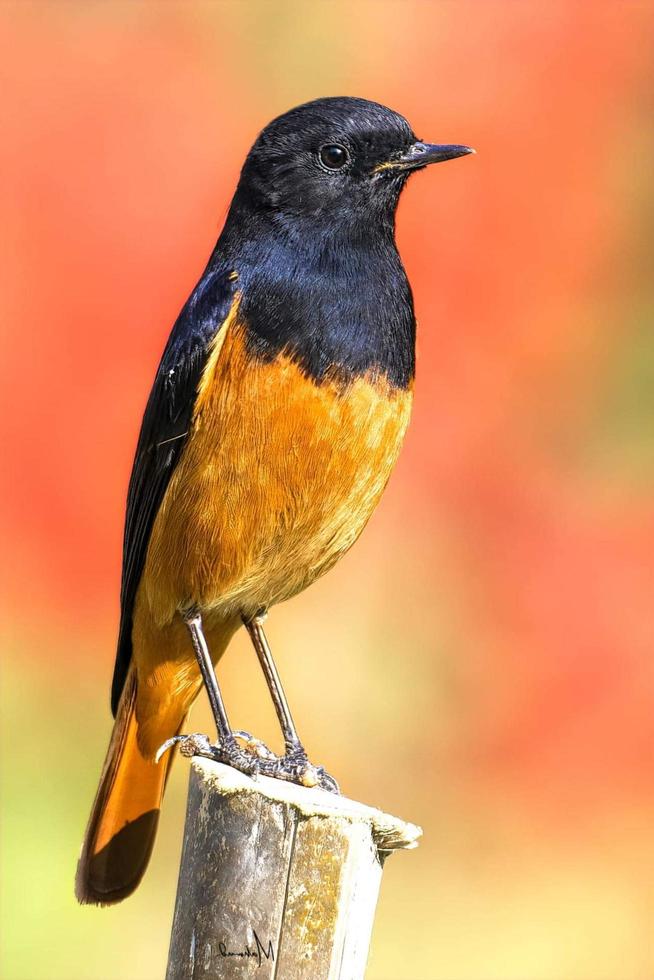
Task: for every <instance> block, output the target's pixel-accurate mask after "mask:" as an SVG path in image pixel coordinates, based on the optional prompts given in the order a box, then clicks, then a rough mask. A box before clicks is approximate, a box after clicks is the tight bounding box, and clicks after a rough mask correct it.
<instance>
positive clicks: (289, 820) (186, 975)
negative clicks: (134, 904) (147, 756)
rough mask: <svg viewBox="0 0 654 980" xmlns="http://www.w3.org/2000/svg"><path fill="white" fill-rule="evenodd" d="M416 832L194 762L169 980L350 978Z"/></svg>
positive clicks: (342, 804)
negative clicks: (384, 879)
mask: <svg viewBox="0 0 654 980" xmlns="http://www.w3.org/2000/svg"><path fill="white" fill-rule="evenodd" d="M421 833H422V831H421V830H420V828H419V827H416V826H414V825H413V824H408V823H404V822H403V821H402V820H398V819H397V818H396V817H391V816H388V815H387V814H385V813H382V812H380V811H379V810H375V809H373V808H372V807H367V806H364V805H363V804H361V803H356V802H354V801H352V800H348V799H345V798H344V797H342V796H337V795H335V794H332V793H327V792H326V791H325V790H322V789H307V788H305V787H302V786H296V785H294V784H291V783H287V782H282V781H281V780H278V779H270V778H269V777H267V776H258V777H257V778H256V779H251V778H250V777H249V776H246V775H244V774H243V773H241V772H238V771H237V770H235V769H232V768H230V767H229V766H224V765H222V764H220V763H217V762H213V761H212V760H210V759H206V758H203V757H199V756H196V757H194V759H193V761H192V764H191V773H190V781H189V795H188V805H187V812H186V825H185V828H184V846H183V850H182V860H181V866H180V873H179V883H178V888H177V900H176V904H175V915H174V920H173V929H172V936H171V942H170V953H169V959H168V970H167V973H166V980H192V978H193V980H195V978H202V980H236V978H238V980H243V978H245V977H250V976H251V977H256V978H257V980H359V978H362V977H363V975H364V972H365V966H366V960H367V957H368V947H369V945H370V936H371V933H372V925H373V918H374V913H375V906H376V904H377V896H378V893H379V886H380V882H381V874H382V867H383V864H384V860H385V858H386V857H387V856H388V854H389V853H391V852H392V851H395V850H399V849H401V848H412V847H416V846H417V840H418V838H419V837H420V835H421Z"/></svg>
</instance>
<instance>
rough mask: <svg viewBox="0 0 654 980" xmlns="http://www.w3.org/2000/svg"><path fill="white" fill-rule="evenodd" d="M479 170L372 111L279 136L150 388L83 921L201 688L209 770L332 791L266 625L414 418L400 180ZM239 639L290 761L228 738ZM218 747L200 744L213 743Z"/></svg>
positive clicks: (377, 476) (133, 877)
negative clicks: (208, 721) (399, 229)
mask: <svg viewBox="0 0 654 980" xmlns="http://www.w3.org/2000/svg"><path fill="white" fill-rule="evenodd" d="M470 152H472V151H471V150H470V149H469V148H468V147H466V146H458V145H435V144H430V143H423V142H421V141H419V140H418V139H416V137H415V135H414V134H413V132H412V130H411V127H410V126H409V124H408V123H407V121H406V120H405V119H404V118H403V117H402V116H400V115H398V114H397V113H395V112H392V111H391V110H390V109H387V108H385V107H384V106H382V105H378V104H377V103H375V102H369V101H366V100H364V99H354V98H328V99H319V100H317V101H315V102H310V103H307V104H306V105H301V106H299V107H297V108H295V109H292V110H291V111H290V112H287V113H286V114H285V115H283V116H280V117H279V118H278V119H275V120H274V121H273V122H272V123H270V125H269V126H267V127H266V128H265V129H264V130H263V132H262V133H261V134H260V135H259V137H258V139H257V141H256V142H255V144H254V146H253V147H252V149H251V151H250V153H249V154H248V156H247V159H246V161H245V164H244V166H243V170H242V172H241V176H240V179H239V183H238V186H237V189H236V193H235V195H234V198H233V201H232V204H231V206H230V209H229V212H228V215H227V219H226V222H225V226H224V229H223V231H222V234H221V235H220V238H219V239H218V242H217V244H216V247H215V249H214V251H213V253H212V255H211V258H210V259H209V263H208V265H207V267H206V269H205V271H204V273H203V274H202V277H201V278H200V281H199V282H198V284H197V286H196V287H195V289H194V290H193V292H192V293H191V296H190V297H189V299H188V301H187V303H186V304H185V306H184V307H183V309H182V311H181V313H180V315H179V317H178V319H177V322H176V323H175V326H174V328H173V331H172V333H171V335H170V338H169V340H168V343H167V345H166V348H165V350H164V353H163V356H162V359H161V363H160V365H159V368H158V370H157V374H156V377H155V381H154V385H153V388H152V391H151V394H150V398H149V400H148V403H147V407H146V409H145V415H144V418H143V423H142V427H141V432H140V436H139V440H138V445H137V449H136V457H135V460H134V466H133V470H132V475H131V479H130V484H129V491H128V498H127V516H126V522H125V535H124V552H123V569H122V586H121V620H120V629H119V637H118V652H117V656H116V665H115V672H114V679H113V688H112V698H111V700H112V711H113V713H114V715H115V723H114V728H113V734H112V737H111V742H110V745H109V749H108V752H107V757H106V760H105V763H104V768H103V771H102V775H101V779H100V786H99V789H98V792H97V796H96V799H95V802H94V805H93V809H92V812H91V817H90V821H89V825H88V828H87V832H86V838H85V841H84V845H83V849H82V855H81V858H80V862H79V866H78V873H77V883H76V890H77V896H78V898H79V899H80V901H82V902H92V903H98V904H103V905H104V904H110V903H113V902H117V901H120V900H121V899H122V898H124V897H125V896H127V895H129V894H130V893H131V892H132V891H133V890H134V889H135V888H136V886H137V885H138V883H139V881H140V880H141V877H142V876H143V873H144V871H145V868H146V865H147V863H148V859H149V857H150V853H151V850H152V845H153V842H154V835H155V832H156V827H157V821H158V816H159V809H160V806H161V799H162V795H163V791H164V786H165V783H166V777H167V775H168V771H169V767H170V759H171V756H172V753H170V752H168V753H165V754H164V755H163V756H161V754H160V753H159V751H158V750H159V749H160V748H161V746H162V744H163V743H166V742H169V740H171V739H174V738H175V736H177V735H178V734H179V733H180V731H181V728H182V726H183V724H184V721H185V718H186V715H187V713H188V711H189V708H190V706H191V704H192V703H193V701H194V699H195V697H196V696H197V694H198V691H199V689H200V687H201V685H202V683H203V682H204V685H205V688H206V690H207V694H208V696H209V700H210V703H211V708H212V711H213V714H214V717H215V721H216V725H217V729H218V742H217V744H216V746H215V747H214V748H213V749H211V751H212V752H213V753H214V754H215V757H216V758H219V759H221V760H222V761H223V762H227V763H228V764H231V765H234V766H236V767H237V768H240V769H242V770H244V771H246V772H253V771H256V770H259V771H262V772H266V773H269V774H271V775H274V776H279V777H281V778H286V779H293V780H296V781H299V782H304V783H305V784H316V783H318V784H320V785H322V786H324V787H325V788H328V789H335V788H336V787H335V783H334V781H333V780H332V779H331V777H330V776H328V774H327V773H325V772H324V770H323V769H322V768H320V767H315V766H312V765H311V764H310V763H309V761H308V759H307V756H306V753H305V750H304V748H303V746H302V743H301V741H300V739H299V737H298V735H297V731H296V729H295V726H294V723H293V719H292V717H291V713H290V711H289V708H288V704H287V702H286V699H285V697H284V693H283V690H282V687H281V684H280V681H279V676H278V674H277V671H276V669H275V665H274V662H273V660H272V657H271V654H270V650H269V647H268V644H267V642H266V638H265V635H264V632H263V627H262V623H263V619H264V617H265V614H266V612H267V610H268V609H270V607H271V606H274V605H275V604H276V603H278V602H282V601H283V600H285V599H289V598H290V597H291V596H294V595H296V594H297V593H298V592H301V591H302V589H304V588H306V587H307V586H308V585H310V584H311V583H312V582H313V581H314V580H315V579H317V578H318V576H320V575H322V574H323V573H324V572H326V571H327V570H328V569H329V568H331V567H332V565H334V564H335V563H336V562H337V561H338V559H339V558H340V557H341V555H343V554H344V553H345V552H346V551H347V550H348V548H350V547H351V545H353V544H354V542H355V541H356V539H357V538H358V536H359V534H360V533H361V531H362V530H363V528H364V526H365V524H366V522H367V521H368V519H369V517H370V515H371V514H372V512H373V510H374V508H375V506H376V504H377V502H378V500H379V498H380V496H381V494H382V492H383V490H384V487H385V486H386V483H387V481H388V479H389V476H390V473H391V470H392V468H393V465H394V463H395V461H396V459H397V457H398V453H399V451H400V447H401V444H402V440H403V437H404V433H405V431H406V428H407V424H408V422H409V415H410V411H411V399H412V387H413V378H414V362H415V318H414V310H413V300H412V295H411V289H410V286H409V283H408V281H407V277H406V274H405V272H404V268H403V266H402V262H401V260H400V256H399V254H398V250H397V247H396V244H395V212H396V208H397V204H398V200H399V197H400V193H401V191H402V188H403V187H404V185H405V183H406V181H407V178H408V177H409V176H410V175H411V174H412V173H414V172H415V171H416V170H421V169H422V168H423V167H426V166H427V165H429V164H432V163H438V162H439V161H442V160H450V159H452V158H454V157H459V156H462V155H464V154H467V153H470ZM242 624H244V625H245V627H246V629H247V630H248V632H249V634H250V637H251V639H252V642H253V645H254V648H255V650H256V653H257V656H258V658H259V661H260V664H261V668H262V670H263V673H264V675H265V678H266V681H267V684H268V687H269V689H270V693H271V697H272V699H273V703H274V706H275V709H276V712H277V716H278V719H279V722H280V726H281V729H282V732H283V736H284V742H285V750H286V751H285V754H284V755H283V756H281V757H278V756H276V755H273V754H272V753H270V752H269V750H267V749H266V748H265V747H264V746H263V745H262V743H258V742H257V740H255V739H252V738H251V737H248V736H247V733H240V732H238V733H236V732H234V731H233V730H232V729H231V727H230V724H229V721H228V717H227V712H226V708H225V704H224V701H223V698H222V695H221V692H220V688H219V685H218V682H217V680H216V675H215V672H214V665H215V664H216V662H217V661H218V660H219V659H220V657H221V655H222V654H223V652H224V651H225V649H226V647H227V645H228V643H229V641H230V639H231V637H232V636H233V634H234V632H235V631H236V630H237V629H238V628H239V627H240V626H241V625H242ZM207 745H208V740H207Z"/></svg>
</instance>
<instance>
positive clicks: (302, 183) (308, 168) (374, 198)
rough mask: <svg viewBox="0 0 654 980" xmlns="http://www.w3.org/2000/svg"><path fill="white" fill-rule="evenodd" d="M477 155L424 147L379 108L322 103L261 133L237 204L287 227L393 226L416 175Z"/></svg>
mask: <svg viewBox="0 0 654 980" xmlns="http://www.w3.org/2000/svg"><path fill="white" fill-rule="evenodd" d="M471 152H473V151H472V150H470V149H469V148H468V147H466V146H437V145H432V144H427V143H421V142H419V141H418V140H417V139H416V137H415V135H414V133H413V131H412V130H411V127H410V126H409V124H408V122H407V121H406V119H404V117H403V116H400V115H399V114H398V113H396V112H393V111H392V110H391V109H387V108H386V107H385V106H383V105H379V104H378V103H377V102H369V101H367V100H366V99H354V98H329V99H317V100H316V101H315V102H307V103H306V104H305V105H301V106H298V107H297V108H295V109H291V110H290V112H287V113H285V114H284V115H283V116H279V117H278V118H277V119H274V120H273V121H272V122H271V123H270V124H269V125H268V126H266V128H265V129H264V130H263V131H262V133H261V134H260V135H259V137H258V139H257V141H256V143H255V144H254V146H253V147H252V149H251V150H250V153H249V154H248V157H247V159H246V161H245V165H244V167H243V171H242V173H241V179H240V182H239V187H238V191H237V200H238V202H239V203H240V204H247V205H249V206H251V207H253V208H255V209H256V211H257V212H258V213H260V214H261V213H268V214H269V215H271V216H272V217H274V218H276V219H278V220H281V221H285V220H290V221H293V220H294V219H303V218H309V219H320V220H321V221H323V222H328V223H330V224H333V223H342V222H347V224H351V222H352V219H354V220H355V221H364V220H365V221H367V222H370V221H373V222H374V221H375V219H377V220H379V219H382V220H383V219H387V220H388V221H389V222H390V224H392V221H393V215H394V212H395V208H396V206H397V202H398V199H399V196H400V192H401V190H402V187H403V186H404V184H405V182H406V180H407V177H408V176H409V175H410V174H411V173H412V172H413V171H415V170H419V169H421V168H422V167H425V166H427V164H429V163H435V162H438V161H439V160H447V159H451V158H453V157H456V156H462V155H463V154H466V153H471Z"/></svg>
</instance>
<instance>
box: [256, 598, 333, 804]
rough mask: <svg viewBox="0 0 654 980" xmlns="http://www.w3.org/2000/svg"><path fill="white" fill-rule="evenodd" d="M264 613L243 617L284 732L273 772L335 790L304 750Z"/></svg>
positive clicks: (294, 780) (326, 774) (283, 776)
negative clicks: (270, 640)
mask: <svg viewBox="0 0 654 980" xmlns="http://www.w3.org/2000/svg"><path fill="white" fill-rule="evenodd" d="M264 619H265V615H264V614H259V615H257V616H254V618H252V619H245V617H244V618H243V622H244V624H245V628H246V629H247V631H248V633H249V634H250V639H251V640H252V645H253V647H254V649H255V651H256V654H257V657H258V660H259V663H260V665H261V669H262V671H263V674H264V677H265V679H266V684H267V686H268V690H269V691H270V696H271V698H272V701H273V705H274V707H275V712H276V714H277V718H278V720H279V725H280V728H281V730H282V734H283V736H284V746H285V750H286V751H285V754H284V756H283V758H281V759H279V760H278V772H277V773H275V775H277V776H278V777H280V778H282V779H288V780H290V781H292V782H297V783H302V784H303V785H305V786H322V788H323V789H328V790H331V791H332V792H335V793H338V792H339V790H338V783H337V782H336V780H335V779H334V778H333V777H332V776H330V775H329V773H327V772H325V770H324V769H323V768H322V766H314V765H312V764H311V763H310V762H309V759H308V756H307V753H306V751H305V749H304V746H303V745H302V742H301V741H300V737H299V735H298V733H297V728H296V727H295V722H294V721H293V716H292V715H291V709H290V708H289V706H288V701H287V700H286V695H285V694H284V688H283V687H282V682H281V679H280V677H279V673H278V671H277V667H276V666H275V661H274V660H273V657H272V653H271V651H270V647H269V646H268V640H267V639H266V634H265V633H264V629H263V622H264Z"/></svg>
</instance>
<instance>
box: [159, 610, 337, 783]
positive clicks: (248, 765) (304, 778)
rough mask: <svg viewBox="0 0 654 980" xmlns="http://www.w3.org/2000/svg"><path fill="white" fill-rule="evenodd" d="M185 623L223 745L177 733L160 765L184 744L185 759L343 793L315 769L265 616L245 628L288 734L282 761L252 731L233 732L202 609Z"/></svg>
mask: <svg viewBox="0 0 654 980" xmlns="http://www.w3.org/2000/svg"><path fill="white" fill-rule="evenodd" d="M184 623H185V624H186V627H187V629H188V631H189V634H190V637H191V643H192V644H193V650H194V652H195V656H196V659H197V662H198V666H199V668H200V673H201V674H202V680H203V681H204V686H205V689H206V692H207V697H208V698H209V704H210V705H211V711H212V713H213V717H214V720H215V722H216V728H217V729H218V743H217V744H216V745H212V744H211V743H210V742H209V739H208V738H207V736H206V735H201V734H199V733H197V734H195V735H175V736H173V738H169V739H168V741H166V742H164V744H163V745H162V746H160V748H159V751H158V752H157V755H156V761H157V762H158V761H159V759H160V758H161V756H162V755H163V754H164V753H165V752H167V751H168V749H170V748H172V746H174V745H178V746H179V749H180V752H181V753H182V755H187V756H193V755H204V756H208V757H209V758H211V759H215V760H216V761H218V762H224V763H225V764H226V765H228V766H233V767H234V768H235V769H240V770H241V772H245V773H248V774H250V775H256V774H257V773H261V774H262V775H265V776H272V777H274V778H277V779H286V780H290V781H292V782H297V783H302V784H303V785H304V786H321V787H322V788H323V789H327V790H330V791H331V792H336V793H338V784H337V783H336V780H334V779H333V778H332V777H331V776H330V775H329V773H326V772H325V770H324V769H323V768H322V766H313V765H312V764H311V763H310V762H309V759H308V758H307V754H306V752H305V751H304V748H303V746H302V743H301V742H300V739H299V737H298V734H297V730H296V728H295V724H294V723H293V718H292V716H291V712H290V709H289V707H288V703H287V701H286V697H285V695H284V690H283V688H282V683H281V681H280V679H279V674H278V673H277V668H276V667H275V663H274V661H273V658H272V654H271V653H270V647H269V646H268V641H267V640H266V636H265V633H264V632H263V627H262V625H261V624H262V617H260V616H258V617H256V618H255V619H254V620H252V621H251V622H250V621H248V622H246V623H245V625H246V626H247V629H248V632H249V634H250V636H251V638H252V642H253V644H254V648H255V650H256V652H257V656H258V658H259V663H260V664H261V668H262V670H263V672H264V675H265V678H266V683H267V684H268V688H269V690H270V694H271V696H272V699H273V703H274V705H275V711H276V712H277V717H278V719H279V723H280V725H281V728H282V732H283V734H284V745H285V748H286V752H285V754H284V755H283V756H282V757H281V758H280V757H279V756H277V755H275V753H274V752H271V751H270V749H269V748H268V747H267V746H266V745H264V743H263V742H261V741H259V739H256V738H253V736H252V735H250V734H249V733H248V732H235V731H234V730H233V729H232V727H231V725H230V723H229V719H228V717H227V710H226V708H225V702H224V700H223V696H222V693H221V691H220V687H219V685H218V680H217V678H216V673H215V671H214V667H213V661H212V659H211V654H210V652H209V647H208V646H207V641H206V638H205V635H204V630H203V628H202V616H201V615H200V613H199V612H197V610H192V611H190V612H189V613H188V614H187V615H185V616H184ZM237 739H240V740H242V741H243V742H245V748H243V747H242V746H241V745H240V744H239V742H238V741H237Z"/></svg>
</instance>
